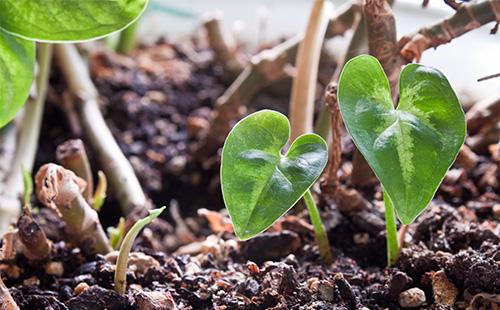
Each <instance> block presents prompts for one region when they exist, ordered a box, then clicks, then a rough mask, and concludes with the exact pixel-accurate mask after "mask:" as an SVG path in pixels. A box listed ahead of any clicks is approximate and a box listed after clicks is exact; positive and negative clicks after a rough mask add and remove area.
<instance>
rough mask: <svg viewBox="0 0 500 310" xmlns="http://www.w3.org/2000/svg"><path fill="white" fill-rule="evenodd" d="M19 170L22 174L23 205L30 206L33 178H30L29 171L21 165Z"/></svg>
mask: <svg viewBox="0 0 500 310" xmlns="http://www.w3.org/2000/svg"><path fill="white" fill-rule="evenodd" d="M21 172H22V174H23V185H24V193H23V207H27V208H30V204H31V195H32V194H33V179H32V178H31V174H30V173H29V171H28V170H26V169H25V168H24V167H23V166H21Z"/></svg>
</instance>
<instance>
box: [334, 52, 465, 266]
mask: <svg viewBox="0 0 500 310" xmlns="http://www.w3.org/2000/svg"><path fill="white" fill-rule="evenodd" d="M338 100H339V106H340V111H341V113H342V117H343V119H344V123H345V125H346V127H347V130H348V131H349V133H350V135H351V136H352V139H353V141H354V143H355V144H356V146H357V147H358V149H359V150H360V151H361V153H362V154H363V156H364V157H365V159H366V161H367V162H368V164H369V165H370V167H371V168H372V169H373V171H374V172H375V174H376V175H377V177H378V179H379V180H380V183H382V186H383V189H384V203H385V213H386V225H387V228H386V229H387V259H388V264H389V265H393V264H394V263H396V261H397V259H398V255H399V245H398V241H397V231H396V216H395V212H396V214H397V217H398V218H399V219H400V221H401V222H402V223H403V224H411V223H412V222H413V221H414V220H415V219H416V218H417V216H418V215H419V214H420V213H422V211H423V210H424V209H425V208H426V207H427V205H428V204H429V202H430V201H431V200H432V198H433V197H434V194H435V192H436V190H437V188H438V187H439V184H440V183H441V181H442V180H443V178H444V176H445V174H446V172H447V171H448V169H449V168H450V166H451V165H452V164H453V162H454V161H455V158H456V156H457V154H458V151H459V150H460V147H461V146H462V144H463V143H464V140H465V133H466V124H465V115H464V112H463V110H462V107H461V106H460V103H459V101H458V99H457V96H456V95H455V92H454V91H453V89H452V87H451V86H450V84H449V82H448V80H447V79H446V77H445V76H444V75H443V74H442V73H441V72H439V71H438V70H436V69H434V68H431V67H426V66H422V65H418V64H410V65H407V66H406V67H405V68H404V69H403V70H402V71H401V75H400V78H399V104H398V105H397V108H394V106H393V102H392V99H391V91H390V87H389V82H388V80H387V77H386V76H385V74H384V70H383V69H382V67H381V65H380V63H379V62H378V61H377V59H375V58H374V57H372V56H368V55H362V56H358V57H356V58H353V59H352V60H350V61H349V62H348V63H347V64H346V65H345V67H344V69H343V70H342V73H341V75H340V80H339V85H338Z"/></svg>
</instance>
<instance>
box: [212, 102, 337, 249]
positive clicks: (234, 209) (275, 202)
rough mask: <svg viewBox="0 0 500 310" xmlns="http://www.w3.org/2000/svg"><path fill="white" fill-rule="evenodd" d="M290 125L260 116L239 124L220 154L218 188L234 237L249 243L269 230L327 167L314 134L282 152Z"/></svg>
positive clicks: (321, 144) (282, 119)
mask: <svg viewBox="0 0 500 310" xmlns="http://www.w3.org/2000/svg"><path fill="white" fill-rule="evenodd" d="M289 138H290V123H289V122H288V119H287V118H286V116H284V115H283V114H281V113H278V112H275V111H270V110H263V111H259V112H256V113H253V114H251V115H249V116H247V117H246V118H244V119H242V120H241V121H240V122H239V123H238V124H236V126H234V128H233V130H232V131H231V132H230V133H229V135H228V136H227V139H226V142H225V143H224V148H223V150H222V159H221V161H222V163H221V186H222V194H223V196H224V203H225V204H226V207H227V210H228V211H229V215H230V216H231V220H232V222H233V227H234V231H235V233H236V236H238V238H240V239H242V240H246V239H249V238H251V237H253V236H255V235H257V234H259V233H260V232H262V231H264V230H265V229H267V228H268V227H269V226H271V225H272V224H273V223H274V222H275V221H276V220H277V219H278V218H279V217H280V216H282V215H283V214H285V213H286V212H287V211H288V210H289V209H290V208H291V207H293V205H294V204H295V203H296V202H297V201H298V200H299V199H300V198H301V197H302V196H303V195H304V193H305V192H306V191H307V190H308V189H309V187H311V185H312V184H313V183H314V182H315V181H316V179H317V178H318V177H319V176H320V174H321V172H322V171H323V169H324V168H325V165H326V162H327V157H328V154H327V145H326V143H325V141H324V140H323V139H322V138H321V137H320V136H318V135H316V134H305V135H302V136H300V137H298V138H297V139H296V140H295V141H294V142H293V143H292V145H291V146H290V148H289V150H288V152H287V153H286V154H285V155H282V148H283V147H284V146H285V144H286V143H287V141H288V139H289Z"/></svg>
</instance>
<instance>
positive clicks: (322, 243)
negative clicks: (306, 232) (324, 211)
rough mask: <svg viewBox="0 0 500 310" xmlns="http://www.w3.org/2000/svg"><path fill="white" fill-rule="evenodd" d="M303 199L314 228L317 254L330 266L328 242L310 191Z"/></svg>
mask: <svg viewBox="0 0 500 310" xmlns="http://www.w3.org/2000/svg"><path fill="white" fill-rule="evenodd" d="M303 198H304V202H305V203H306V206H307V211H308V212H309V217H310V219H311V224H312V225H313V228H314V235H315V237H316V243H317V244H318V248H319V254H320V255H321V258H322V259H323V261H324V262H325V263H326V264H330V263H331V262H332V251H331V249H330V242H329V241H328V236H327V234H326V231H325V227H324V226H323V222H322V221H321V216H320V214H319V210H318V207H317V206H316V203H315V202H314V198H313V196H312V194H311V190H307V192H306V193H305V194H304V196H303Z"/></svg>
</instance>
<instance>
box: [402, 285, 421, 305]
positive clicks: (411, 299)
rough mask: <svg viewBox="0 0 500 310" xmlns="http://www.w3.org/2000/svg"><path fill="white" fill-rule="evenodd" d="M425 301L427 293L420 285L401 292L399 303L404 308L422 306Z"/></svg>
mask: <svg viewBox="0 0 500 310" xmlns="http://www.w3.org/2000/svg"><path fill="white" fill-rule="evenodd" d="M425 301H426V299H425V293H424V291H422V290H421V289H419V288H418V287H414V288H411V289H409V290H406V291H404V292H402V293H401V294H399V305H400V306H401V307H403V308H416V307H420V306H421V305H423V304H424V303H425Z"/></svg>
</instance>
